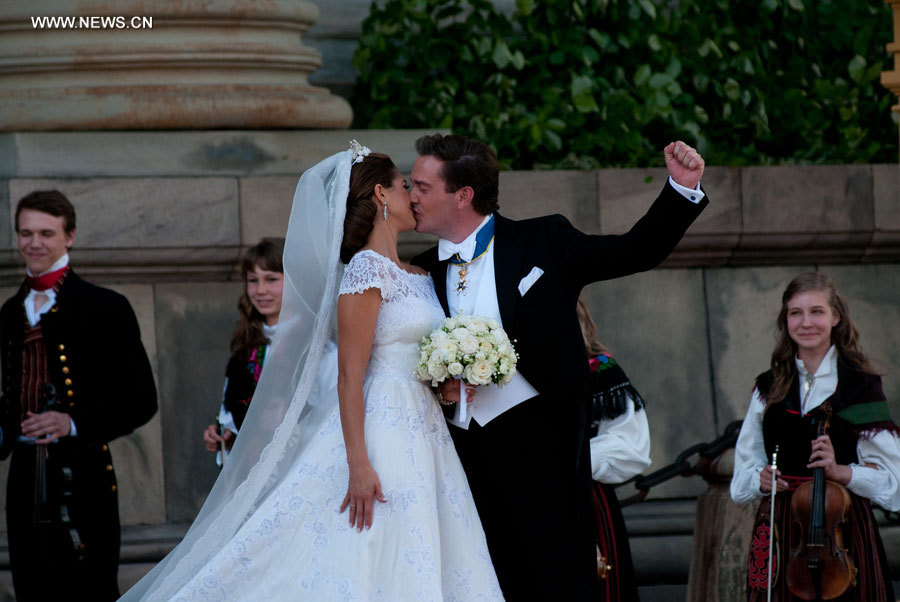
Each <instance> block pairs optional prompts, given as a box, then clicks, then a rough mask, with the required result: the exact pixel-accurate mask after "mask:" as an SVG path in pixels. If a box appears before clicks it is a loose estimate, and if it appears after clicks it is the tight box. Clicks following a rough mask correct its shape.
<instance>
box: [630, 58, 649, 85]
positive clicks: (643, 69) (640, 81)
mask: <svg viewBox="0 0 900 602" xmlns="http://www.w3.org/2000/svg"><path fill="white" fill-rule="evenodd" d="M651 74H652V71H651V70H650V65H647V64H646V63H645V64H643V65H641V66H640V67H638V69H637V71H636V72H635V74H634V85H635V86H637V87H638V88H640V87H642V86H643V85H644V84H646V83H647V80H649V79H650V75H651Z"/></svg>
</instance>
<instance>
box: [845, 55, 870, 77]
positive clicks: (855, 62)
mask: <svg viewBox="0 0 900 602" xmlns="http://www.w3.org/2000/svg"><path fill="white" fill-rule="evenodd" d="M847 71H848V72H849V73H850V77H851V78H853V81H855V82H856V83H858V84H859V83H862V82H863V81H864V79H865V76H866V59H865V58H864V57H861V56H859V55H858V54H857V55H856V56H854V57H853V58H852V59H850V64H849V65H847Z"/></svg>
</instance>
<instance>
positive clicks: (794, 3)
mask: <svg viewBox="0 0 900 602" xmlns="http://www.w3.org/2000/svg"><path fill="white" fill-rule="evenodd" d="M788 6H790V7H791V8H793V9H794V10H796V11H798V12H803V9H804V8H805V7H804V6H803V0H788Z"/></svg>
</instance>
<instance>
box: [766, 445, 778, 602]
mask: <svg viewBox="0 0 900 602" xmlns="http://www.w3.org/2000/svg"><path fill="white" fill-rule="evenodd" d="M777 470H778V446H777V445H776V446H775V451H774V452H772V491H771V492H770V493H769V571H768V580H769V584H768V586H767V587H766V592H767V593H766V602H772V549H773V548H774V547H775V489H776V486H777V480H776V479H777V477H776V476H775V475H776V472H777Z"/></svg>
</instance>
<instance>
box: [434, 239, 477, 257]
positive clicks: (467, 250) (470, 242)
mask: <svg viewBox="0 0 900 602" xmlns="http://www.w3.org/2000/svg"><path fill="white" fill-rule="evenodd" d="M456 254H459V258H460V259H462V260H463V261H472V256H473V255H475V237H474V236H470V237H468V238H467V239H465V240H464V241H462V242H460V243H455V242H450V241H449V240H444V239H443V238H442V239H440V240H438V260H439V261H444V260H445V259H450V258H451V257H453V256H454V255H456Z"/></svg>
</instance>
